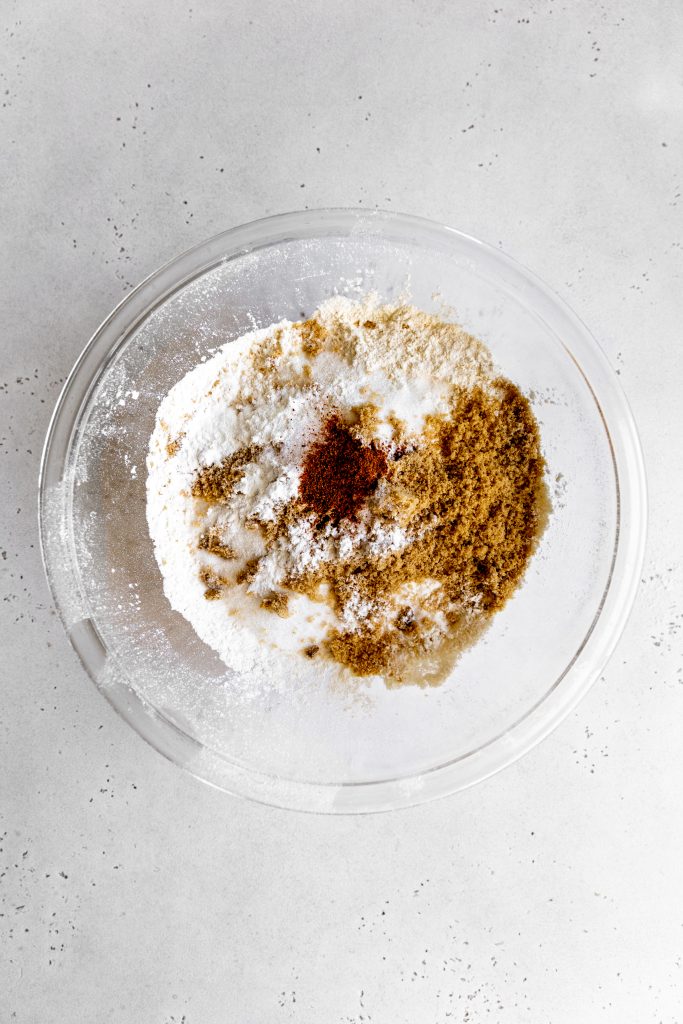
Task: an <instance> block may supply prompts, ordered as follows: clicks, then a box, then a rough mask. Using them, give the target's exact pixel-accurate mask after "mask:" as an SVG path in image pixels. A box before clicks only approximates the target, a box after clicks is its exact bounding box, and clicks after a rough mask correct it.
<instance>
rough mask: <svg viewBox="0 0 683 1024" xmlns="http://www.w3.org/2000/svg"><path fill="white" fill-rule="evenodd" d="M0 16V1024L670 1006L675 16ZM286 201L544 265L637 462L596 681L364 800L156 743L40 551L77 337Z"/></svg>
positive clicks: (679, 962)
mask: <svg viewBox="0 0 683 1024" xmlns="http://www.w3.org/2000/svg"><path fill="white" fill-rule="evenodd" d="M494 2H495V0H494ZM1 19H2V35H1V40H2V42H1V47H2V59H0V91H1V93H2V109H1V111H0V129H1V131H2V139H3V141H2V147H1V152H2V160H3V164H4V170H3V188H2V190H1V194H0V204H1V206H2V212H1V214H0V222H1V223H2V225H3V255H2V257H1V259H2V266H3V273H2V277H3V281H4V283H3V288H2V299H1V300H0V301H1V302H2V307H3V309H2V324H3V336H2V341H1V342H0V350H1V352H2V362H1V369H0V377H1V379H0V385H1V387H0V417H1V422H0V466H1V467H2V480H3V501H2V505H1V508H0V523H1V525H0V538H1V540H0V548H1V556H0V557H1V561H0V571H1V572H2V580H1V582H0V592H1V595H2V601H1V602H0V630H1V635H2V637H3V645H2V646H3V651H2V669H1V673H0V674H1V675H2V682H3V685H2V703H1V710H0V736H1V741H0V780H1V782H0V950H1V952H0V957H1V959H0V1022H2V1024H5V1022H6V1021H7V1022H13V1021H16V1022H18V1024H57V1022H66V1021H68V1022H71V1021H75V1020H88V1021H93V1022H111V1024H140V1022H145V1024H180V1022H183V1024H214V1022H220V1024H224V1022H225V1024H227V1022H233V1021H235V1022H241V1024H251V1022H259V1024H261V1022H265V1021H267V1022H271V1021H273V1022H278V1021H301V1022H314V1024H318V1022H320V1021H329V1022H334V1021H338V1022H355V1024H359V1022H371V1021H372V1022H375V1024H402V1022H406V1024H416V1022H420V1024H421V1022H425V1024H437V1022H442V1021H467V1022H469V1024H478V1022H483V1021H486V1022H496V1021H499V1022H501V1024H516V1022H520V1021H525V1022H526V1021H533V1022H539V1024H545V1022H550V1024H575V1022H576V1021H591V1022H593V1021H596V1022H597V1021H600V1022H602V1021H607V1022H615V1024H616V1022H618V1024H628V1022H634V1024H635V1022H637V1024H646V1022H653V1024H657V1022H664V1024H674V1022H680V1021H683V1010H681V1006H682V1005H683V876H682V874H681V869H680V865H681V859H682V852H683V851H682V849H681V847H682V842H683V822H682V819H681V813H680V793H681V788H682V786H683V754H682V753H681V742H680V722H681V718H682V715H683V676H682V674H681V673H682V670H683V656H682V653H681V633H680V627H681V622H682V621H683V618H682V616H683V600H682V597H681V545H680V542H681V527H680V508H681V503H682V501H683V483H682V481H683V474H682V472H681V470H682V469H683V467H682V466H681V458H680V451H679V449H680V434H681V430H682V429H683V419H682V418H681V406H680V400H679V390H680V384H681V380H682V379H683V357H682V355H681V351H682V350H681V346H680V322H681V302H680V294H681V287H682V285H681V265H682V262H683V200H682V199H681V188H682V185H683V181H682V177H683V172H682V171H681V165H682V161H681V155H682V144H683V133H682V131H681V124H682V123H683V119H682V115H683V82H682V80H681V77H680V51H681V43H682V42H683V12H682V10H681V7H680V5H679V4H677V3H675V2H666V0H660V2H654V0H646V2H644V3H643V2H642V0H640V2H634V0H623V2H622V3H620V4H602V5H601V4H594V3H589V2H585V0H581V2H572V3H569V2H567V3H562V2H559V0H555V2H553V0H537V2H532V0H526V2H522V0H514V2H510V3H504V4H503V5H502V6H500V7H497V8H496V7H495V6H494V3H490V4H487V3H479V2H475V0H468V2H464V3H458V4H448V3H442V2H436V0H434V2H415V3H409V2H405V0H393V2H392V3H389V2H386V3H385V2H380V3H375V4H365V3H361V2H359V0H347V2H345V3H344V4H339V3H333V4H314V3H293V2H287V3H285V2H282V0H280V2H278V3H274V2H270V0H269V2H264V3H260V4H249V3H247V2H241V3H235V2H226V0H195V2H194V4H192V6H188V4H186V3H182V4H181V3H178V2H175V0H169V2H166V3H163V4H162V3H159V2H154V3H151V4H150V3H147V4H145V5H140V4H137V3H133V2H131V0H121V2H120V3H118V4H116V5H114V6H111V5H110V6H109V7H103V6H101V5H100V6H99V9H96V8H95V7H94V6H93V5H92V4H90V3H86V2H85V0H62V3H60V4H59V5H55V4H53V3H50V2H47V0H36V2H34V3H32V4H30V5H27V4H24V5H20V4H18V3H11V2H10V0H7V2H6V3H5V4H4V5H3V9H2V12H1ZM305 205H308V206H319V205H349V206H357V205H362V206H368V207H373V206H375V205H377V206H381V207H386V208H388V209H396V210H404V211H407V212H413V213H417V214H422V215H424V216H428V217H432V218H435V219H437V220H443V221H446V222H448V223H451V224H454V225H456V226H459V227H460V228H462V229H464V230H466V231H469V232H471V233H473V234H475V235H478V236H480V237H482V238H485V239H487V240H489V241H491V242H493V243H495V244H500V245H501V246H503V248H505V249H506V250H507V251H508V252H510V253H511V254H512V255H514V256H516V257H517V258H518V259H520V260H521V261H522V262H523V263H526V264H527V265H529V266H531V267H533V268H535V269H536V270H538V271H539V272H540V273H542V275H543V276H544V277H545V279H546V280H547V281H548V282H549V283H550V284H551V285H552V286H554V287H555V288H556V289H557V290H558V291H559V292H560V293H561V294H562V295H563V296H565V297H566V298H568V300H569V301H570V303H572V305H573V306H574V308H575V310H576V311H577V312H578V313H579V315H580V316H582V317H583V318H584V319H585V320H586V321H587V322H588V323H589V325H590V326H591V328H592V329H593V331H594V333H595V334H596V335H597V337H598V338H599V339H600V340H601V342H602V344H603V346H604V347H605V349H606V351H607V353H608V355H609V357H610V359H611V361H612V363H613V365H614V366H615V368H616V369H617V371H618V372H619V373H620V375H621V380H622V382H623V385H624V388H625V389H626V392H627V394H628V396H629V398H630V401H631V403H632V406H633V409H634V413H635V415H636V418H637V421H638V424H639V427H640V430H641V435H642V439H643V444H644V449H645V455H646V460H647V465H648V473H649V482H650V492H651V495H650V497H651V527H650V540H649V546H648V554H647V563H646V568H645V572H644V581H643V585H642V587H641V590H640V593H639V596H638V598H637V602H636V607H635V609H634V613H633V615H632V617H631V620H630V623H629V626H628V629H627V633H626V635H625V636H624V638H623V639H622V641H621V643H620V645H619V647H618V649H617V652H616V654H615V655H614V657H613V659H612V661H611V662H610V664H609V667H608V668H607V670H606V671H605V673H604V676H603V678H602V679H601V680H600V682H599V683H598V684H596V686H595V687H594V688H593V690H592V692H591V694H590V695H589V696H588V698H587V699H586V700H584V702H583V703H582V704H581V706H580V707H579V709H578V710H577V711H576V712H575V713H574V714H573V715H572V716H571V718H570V719H569V720H568V721H566V722H565V723H564V725H563V726H562V727H561V728H560V729H558V730H557V732H556V733H555V734H554V735H553V736H552V737H551V738H550V739H548V740H546V741H545V742H544V743H543V744H542V745H541V747H540V748H538V749H536V750H535V751H534V752H533V753H532V754H530V755H528V756H527V757H526V758H525V759H524V760H523V761H521V762H520V763H518V764H517V765H515V766H513V767H512V768H510V769H508V770H507V771H505V772H504V773H503V774H501V775H499V776H497V777H495V778H493V779H491V780H490V781H488V782H487V783H485V784H483V785H481V786H479V787H477V788H475V789H473V790H470V791H468V792H466V793H463V794H461V795H459V796H456V797H453V798H451V799H447V800H443V801H441V802H438V803H436V804H433V805H430V806H427V807H423V808H420V809H416V810H411V811H404V812H400V813H396V814H389V815H384V816H379V817H374V818H361V819H346V818H342V819H334V820H331V819H327V818H316V817H302V816H292V815H291V814H288V813H286V812H280V811H273V810H269V809H267V808H263V807H259V806H252V805H249V804H246V803H241V802H239V801H237V800H234V799H231V798H230V797H227V796H224V795H222V794H220V793H218V792H213V791H211V790H209V789H208V788H204V787H203V786H202V785H201V784H200V783H198V782H196V781H194V780H193V779H191V778H190V777H188V776H186V775H184V774H183V773H182V772H180V771H179V770H178V769H175V768H174V767H172V766H171V765H169V764H167V763H166V762H165V761H163V760H162V759H161V758H160V757H159V756H158V755H156V754H155V753H154V752H153V751H152V750H151V749H149V748H148V747H147V746H145V744H144V743H143V742H142V741H141V740H140V739H138V737H137V736H135V735H134V734H133V733H132V732H131V731H130V730H129V729H128V728H127V727H126V726H124V724H123V723H122V722H121V721H119V720H118V719H117V717H116V716H115V715H114V713H113V712H112V711H111V709H110V708H109V707H108V706H107V705H106V704H105V702H104V700H103V699H102V697H101V696H100V695H99V694H98V693H97V691H96V690H95V688H94V687H93V686H92V685H91V684H90V683H89V681H88V679H87V678H86V676H85V674H84V672H83V671H82V669H81V668H80V666H79V664H78V662H77V660H76V657H75V655H74V654H73V653H72V651H71V649H70V647H69V645H68V643H67V641H66V639H65V637H64V636H63V634H62V630H61V627H60V625H59V623H58V621H57V619H56V617H55V613H54V611H53V609H52V605H51V601H50V598H49V595H48V592H47V588H46V584H45V582H44V580H43V573H42V569H41V564H40V556H39V552H38V544H37V535H36V534H37V531H36V477H37V470H38V461H39V456H40V449H41V445H42V440H43V436H44V433H45V430H46V427H47V422H48V418H49V415H50V412H51V409H52V406H53V403H54V401H55V400H56V397H57V394H58V392H59V388H60V385H61V383H62V381H63V380H64V378H65V376H66V374H67V373H68V371H69V369H70V367H71V365H72V363H73V361H74V359H75V358H76V356H77V354H78V353H79V351H80V349H81V347H82V345H83V344H84V342H85V340H87V338H88V336H89V335H90V333H91V332H92V330H93V329H94V328H95V327H96V326H97V324H98V322H99V321H100V319H102V318H103V317H104V315H105V314H106V313H107V312H108V311H109V309H110V308H111V307H112V306H113V305H114V304H115V303H116V302H118V301H119V299H120V298H121V297H122V296H123V295H124V294H125V293H126V291H127V290H128V289H129V288H130V287H131V286H132V285H133V284H134V283H136V282H137V281H138V280H139V279H140V278H142V277H143V276H144V275H145V274H147V273H148V272H149V271H151V270H153V269H154V268H155V267H156V266H157V265H159V264H160V263H161V262H163V261H165V260H166V259H168V258H170V257H171V256H173V255H174V254H176V253H177V252H179V251H181V250H182V249H184V248H186V247H188V246H189V245H191V244H193V243H195V242H197V241H199V240H201V239H202V238H204V237H206V236H208V235H210V234H213V233H214V232H216V231H217V230H219V229H221V228H223V227H227V226H230V225H232V224H236V223H240V222H242V221H245V220H249V219H251V218H253V217H258V216H262V215H264V214H267V213H273V212H278V211H282V210H287V209H292V208H297V207H303V206H305Z"/></svg>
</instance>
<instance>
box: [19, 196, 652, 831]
mask: <svg viewBox="0 0 683 1024" xmlns="http://www.w3.org/2000/svg"><path fill="white" fill-rule="evenodd" d="M390 228H391V229H393V230H394V232H398V236H397V237H399V238H400V239H401V240H402V241H403V242H405V241H407V240H408V238H407V236H409V235H419V239H420V241H421V242H425V241H431V242H432V243H434V244H438V243H440V244H441V246H442V247H443V246H444V245H446V246H447V247H448V246H452V245H453V243H454V242H455V243H457V244H458V245H459V246H460V247H461V248H462V247H465V248H466V249H471V250H472V251H473V252H477V251H479V252H482V253H485V254H486V256H487V257H488V258H489V259H493V261H494V263H495V264H496V268H497V270H499V271H501V272H504V273H503V276H504V278H505V280H506V282H508V283H509V284H510V285H511V286H513V287H514V288H515V289H516V291H517V292H518V293H519V292H521V293H522V294H524V292H532V293H533V309H534V313H535V314H536V315H537V316H540V317H541V318H542V319H543V320H544V321H545V323H546V325H547V326H548V327H549V329H550V330H552V331H553V332H554V333H555V334H556V335H557V336H558V337H561V338H562V343H563V344H564V347H565V349H566V350H567V352H568V353H569V355H570V356H571V357H572V358H573V359H574V362H575V363H576V365H577V367H578V369H579V370H580V372H581V373H582V375H583V377H584V379H585V381H586V384H587V386H588V387H589V389H590V391H591V393H592V396H593V399H594V401H595V403H596V406H597V408H598V410H599V412H600V415H601V417H602V420H603V424H604V427H605V431H606V434H607V438H608V440H609V443H610V446H611V450H612V459H613V465H614V473H615V483H616V490H617V530H616V537H615V547H614V552H613V561H612V569H611V572H610V575H609V578H608V581H607V584H606V587H605V592H604V594H603V599H602V602H601V604H600V606H599V607H598V610H597V612H596V615H595V618H594V620H593V623H592V625H591V626H590V628H589V630H588V632H587V634H586V636H585V637H584V639H583V642H582V645H581V647H580V648H579V650H578V651H577V652H576V653H575V655H574V657H573V658H572V659H571V661H570V662H569V664H568V665H567V666H566V667H565V669H564V671H563V672H562V674H561V675H560V676H559V677H558V679H557V680H556V681H555V682H554V683H553V685H552V686H551V687H550V689H549V690H548V691H546V693H545V694H544V695H543V696H542V697H541V698H540V699H539V700H538V701H537V703H536V704H535V705H534V706H533V707H532V708H530V709H528V710H527V711H526V712H525V713H524V715H523V716H522V717H521V718H520V719H519V720H518V721H517V722H515V723H514V724H513V725H512V726H511V727H509V728H508V729H507V730H506V731H505V732H504V733H502V734H500V735H498V736H496V737H493V738H492V739H490V740H488V741H487V742H486V743H485V744H484V745H483V746H481V747H479V748H477V749H475V750H473V751H468V752H467V753H466V754H464V755H461V756H460V757H458V758H457V759H454V760H453V761H450V762H448V763H446V764H441V765H438V766H433V767H431V768H429V769H427V770H425V771H422V772H419V773H416V774H415V775H413V776H410V777H403V778H398V779H383V780H371V781H360V782H344V783H314V782H302V781H293V780H289V779H282V778H279V777H276V776H271V775H265V774H264V773H261V772H259V771H258V770H257V769H253V770H252V769H245V768H244V767H243V766H241V765H238V764H236V763H235V762H231V761H230V760H229V759H227V758H226V757H224V756H223V755H220V754H219V753H218V752H216V751H213V750H211V749H210V748H208V747H205V746H203V745H202V744H200V743H199V742H198V741H197V740H196V739H194V738H193V737H190V736H189V735H188V734H187V733H184V732H183V730H181V729H180V728H179V727H178V726H177V725H176V724H175V723H174V722H172V721H171V720H170V719H169V718H168V717H166V716H165V715H164V714H163V713H162V712H160V711H159V710H158V709H157V708H154V707H153V706H151V705H150V704H148V703H146V702H145V701H144V700H143V699H142V698H141V696H140V695H139V694H137V693H136V692H135V691H133V690H132V689H131V687H130V686H128V685H127V684H126V683H125V682H124V681H122V680H116V679H115V678H114V679H112V677H111V673H104V675H105V676H106V678H103V672H102V668H103V658H102V651H103V650H104V652H105V659H104V661H105V662H106V648H105V646H104V644H103V642H102V641H101V640H99V646H98V636H97V627H96V623H95V622H94V621H93V620H89V629H88V630H86V631H85V632H84V631H83V630H78V629H74V628H73V627H74V625H75V624H77V622H76V620H74V617H73V615H72V614H71V611H70V600H71V598H70V594H69V593H68V592H67V591H68V583H67V582H66V577H67V576H68V578H69V581H71V582H72V577H71V576H70V575H69V574H68V573H65V570H64V567H63V565H60V557H61V559H62V561H63V560H64V559H65V558H66V561H67V562H68V560H69V558H71V557H73V555H72V553H71V551H70V549H69V545H68V540H67V538H66V537H65V536H64V531H55V530H54V528H53V524H54V518H53V516H54V498H55V492H59V485H60V483H61V481H62V479H63V478H65V471H66V470H67V467H68V460H69V456H70V454H71V451H72V448H71V442H72V441H73V439H74V433H75V430H76V427H77V425H78V423H79V419H80V416H81V414H82V412H83V411H84V410H85V409H86V408H87V405H88V400H89V398H90V395H91V393H92V390H93V388H94V387H95V386H96V384H97V382H98V380H99V378H100V377H101V375H102V374H103V373H104V372H105V371H106V367H107V365H108V364H109V363H110V362H111V361H112V360H113V359H114V357H115V355H116V353H117V351H118V350H119V348H120V347H121V345H123V344H124V343H125V342H126V340H127V338H128V337H129V335H130V334H131V333H132V332H133V331H135V330H136V329H137V328H138V327H139V325H140V323H141V322H142V321H143V320H144V319H145V318H146V317H147V316H149V315H150V313H151V312H152V311H153V310H154V309H156V308H158V306H160V305H162V304H163V303H164V302H166V301H167V300H168V299H169V298H170V297H171V295H173V294H174V293H175V292H176V291H178V290H180V289H182V288H184V287H186V286H187V284H188V283H189V282H190V281H192V280H194V279H196V278H198V277H199V276H201V275H203V274H205V273H207V272H208V271H209V270H211V269H212V268H213V267H215V266H216V265H218V264H219V263H222V262H226V261H227V260H230V259H235V258H239V257H240V256H241V255H246V254H247V253H251V252H254V251H255V250H257V249H259V248H264V247H266V246H270V245H275V244H282V243H284V242H286V241H287V240H293V239H301V238H307V237H310V238H313V237H321V236H325V235H327V234H342V235H349V234H356V233H372V234H378V235H385V236H386V235H387V232H388V229H390ZM539 307H540V308H539ZM565 341H567V342H571V344H565ZM579 359H580V361H579ZM65 498H66V496H65V495H64V494H62V493H61V492H59V499H60V500H62V501H63V500H65ZM67 500H68V499H67ZM38 506H39V508H38V511H39V537H40V550H41V557H42V560H43V567H44V570H45V574H46V577H47V580H48V585H49V587H50V591H51V594H52V597H53V600H54V603H55V606H56V608H57V611H58V614H59V616H60V619H61V621H62V625H63V626H64V629H65V631H66V633H67V636H68V638H69V640H70V642H71V644H72V646H73V647H74V650H75V651H76V653H77V655H78V657H79V659H80V661H81V663H82V664H83V666H84V668H85V670H86V672H87V673H88V675H89V676H90V678H91V679H92V680H93V682H94V683H95V685H96V686H97V687H98V689H99V690H100V692H101V693H102V694H103V695H104V696H105V698H106V699H107V700H108V701H109V703H110V704H111V705H112V707H114V709H115V710H116V711H117V713H118V714H119V715H121V716H122V717H123V718H124V720H125V721H126V722H128V724H129V725H131V726H132V728H133V729H135V731H136V732H138V733H139V734H140V735H141V736H142V737H143V738H144V739H146V740H147V742H148V743H150V745H151V746H153V747H154V748H155V749H156V750H157V751H159V753H161V754H163V755H164V756H165V757H167V758H168V759H169V760H171V761H173V762H174V763H176V764H180V765H181V766H182V767H184V768H185V769H186V770H187V771H188V772H189V773H190V774H192V775H194V776H195V777H196V778H198V779H200V780H201V781H203V782H205V783H207V784H209V785H212V786H214V787H215V788H218V789H221V790H223V791H226V792H231V793H233V794H235V795H240V796H244V797H246V798H249V799H253V800H255V801H257V802H260V803H264V804H268V805H275V806H279V807H283V808H288V809H296V810H304V811H312V812H315V811H323V812H328V813H367V812H374V811H383V810H390V809H396V808H399V807H407V806H412V805H414V804H418V803H423V802H426V801H428V800H432V799H435V798H437V797H440V796H444V795H447V794H450V793H454V792H457V791H460V790H463V789H466V788H468V787H469V786H472V785H474V784H476V783H477V782H480V781H483V780H484V779H486V778H489V777H490V776H492V775H494V774H496V773H497V772H498V771H501V770H502V769H503V768H505V767H507V766H508V765H510V764H512V763H513V762H514V761H516V760H518V759H519V758H520V757H522V756H523V755H524V754H525V753H527V752H528V751H529V750H531V749H532V748H533V747H535V746H536V745H537V744H538V743H540V742H541V741H542V740H543V739H545V738H546V737H547V736H548V735H549V734H550V733H551V732H552V731H553V730H554V729H555V728H556V727H557V726H558V725H559V724H560V722H561V721H562V720H563V719H564V718H565V717H566V716H567V715H568V714H569V713H570V712H571V711H572V709H573V708H574V707H575V706H576V705H577V704H578V702H579V701H580V700H581V699H582V697H583V696H584V695H585V694H586V692H587V691H588V689H589V688H590V687H591V686H592V684H593V683H594V682H595V680H596V679H597V678H598V677H599V675H600V673H601V672H602V670H603V669H604V666H605V664H606V662H607V660H608V659H609V657H610V656H611V654H612V652H613V650H614V648H615V646H616V644H617V642H618V640H619V637H620V636H621V634H622V632H623V630H624V627H625V625H626V622H627V620H628V616H629V614H630V611H631V608H632V605H633V601H634V598H635V593H636V590H637V586H638V582H639V579H640V574H641V569H642V564H643V559H644V551H645V542H646V532H647V485H646V477H645V466H644V460H643V455H642V449H641V445H640V441H639V438H638V433H637V430H636V426H635V422H634V419H633V415H632V413H631V410H630V408H629V405H628V402H627V400H626V397H625V395H624V393H623V391H622V389H621V386H620V384H619V381H618V379H617V377H616V374H615V373H614V371H613V370H612V368H611V366H610V364H609V361H608V359H607V357H606V355H605V354H604V352H603V351H602V349H601V347H600V345H599V344H598V342H597V341H596V339H595V338H594V337H593V335H592V334H591V333H590V331H589V330H588V328H587V327H586V325H585V324H584V323H583V321H582V320H581V319H580V318H579V317H578V316H577V315H576V314H575V313H574V312H573V311H572V310H571V308H570V307H569V306H568V305H567V303H566V302H565V301H564V300H563V299H562V298H561V297H560V296H559V295H558V294H557V293H556V292H554V291H553V290H552V289H551V288H550V287H549V286H548V285H546V284H545V283H544V282H543V281H542V280H541V279H540V278H538V277H537V275H536V274H534V273H533V272H532V271H530V270H529V269H528V268H526V267H525V266H523V265H522V264H521V263H519V262H518V261H516V260H514V259H513V258H512V257H510V256H508V255H507V254H505V253H504V252H502V251H501V250H500V249H499V248H498V247H496V246H493V245H490V244H488V243H486V242H482V241H481V240H479V239H477V238H475V237H474V236H472V235H469V234H467V233H465V232H462V231H459V230H458V229H456V228H453V227H450V226H448V225H445V224H439V223H438V222H435V221H432V220H428V219H426V218H423V217H416V216H413V215H411V214H402V213H395V212H393V211H387V210H379V209H375V210H368V209H363V208H358V209H354V208H344V207H325V208H320V209H315V210H298V211H293V212H289V213H281V214H275V215H273V216H269V217H264V218H259V219H257V220H253V221H249V222H247V223H244V224H241V225H238V226H236V227H232V228H228V229H226V230H224V231H221V232H219V233H217V234H215V235H213V236H212V237H210V238H208V239H206V240H205V241H203V242H199V243H198V244H197V245H194V246H192V247H191V248H189V249H187V250H185V251H184V252H182V253H181V254H180V255H178V256H175V257H174V258H172V259H170V260H168V261H167V262H166V263H164V264H163V265H162V266H161V267H159V269H157V270H155V271H153V272H152V273H151V274H149V275H148V276H147V277H146V278H144V279H143V281H141V282H140V284H138V285H137V286H136V287H135V288H134V289H133V290H131V291H130V292H129V293H127V294H126V295H125V296H124V297H123V298H122V299H121V301H120V302H119V303H118V304H117V305H116V306H115V307H114V309H113V310H112V312H111V313H110V314H109V315H108V316H107V317H106V319H105V320H104V321H103V322H102V323H101V324H100V326H99V327H98V328H97V329H96V330H95V331H94V333H93V335H92V337H91V338H90V340H89V341H88V342H87V344H86V345H85V347H84V348H83V350H82V352H81V354H80V355H79V357H78V359H77V360H76V362H75V363H74V366H73V368H72V370H71V372H70V373H69V375H68V377H67V379H66V381H65V383H64V385H63V387H62V390H61V392H60V395H59V398H58V399H57V403H56V405H55V408H54V411H53V413H52V416H51V419H50V423H49V425H48V429H47V434H46V438H45V443H44V446H43V452H42V457H41V463H40V472H39V480H38ZM598 627H599V628H598Z"/></svg>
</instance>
